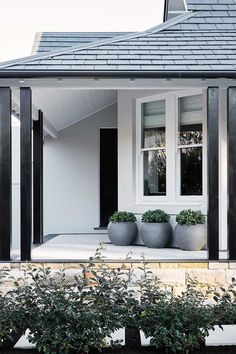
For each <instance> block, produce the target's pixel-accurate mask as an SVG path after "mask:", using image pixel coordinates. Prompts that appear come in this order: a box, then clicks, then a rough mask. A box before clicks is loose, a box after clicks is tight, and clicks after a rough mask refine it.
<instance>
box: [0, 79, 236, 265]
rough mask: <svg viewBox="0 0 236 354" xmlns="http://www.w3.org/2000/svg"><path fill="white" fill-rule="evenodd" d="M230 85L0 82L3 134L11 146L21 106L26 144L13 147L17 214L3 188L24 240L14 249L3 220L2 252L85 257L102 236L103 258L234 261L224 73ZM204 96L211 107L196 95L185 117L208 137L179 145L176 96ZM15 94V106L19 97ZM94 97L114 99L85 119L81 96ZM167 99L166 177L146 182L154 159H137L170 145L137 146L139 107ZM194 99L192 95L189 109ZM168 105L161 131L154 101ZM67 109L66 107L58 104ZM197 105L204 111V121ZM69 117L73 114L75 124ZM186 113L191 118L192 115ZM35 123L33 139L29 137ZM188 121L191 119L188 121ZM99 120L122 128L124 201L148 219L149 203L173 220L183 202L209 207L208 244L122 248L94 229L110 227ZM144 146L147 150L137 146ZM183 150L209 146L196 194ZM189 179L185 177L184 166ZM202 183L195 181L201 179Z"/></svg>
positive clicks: (229, 101) (229, 94)
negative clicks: (200, 247) (105, 219)
mask: <svg viewBox="0 0 236 354" xmlns="http://www.w3.org/2000/svg"><path fill="white" fill-rule="evenodd" d="M2 81H3V80H2ZM3 82H4V84H5V85H6V84H7V82H8V83H9V81H8V80H6V79H5V80H4V81H3ZM224 83H225V84H226V86H227V87H229V88H224V89H219V87H220V85H222V80H215V79H208V80H206V81H202V80H201V79H193V80H191V82H190V81H189V80H184V79H174V80H172V81H167V80H165V79H152V80H149V79H144V80H142V79H140V80H137V81H133V80H132V81H131V80H127V79H118V80H109V79H106V80H104V81H103V80H98V81H93V84H92V85H91V82H90V80H89V79H84V81H83V82H81V81H76V80H71V79H63V80H62V81H61V80H60V81H59V80H57V81H56V83H55V80H53V79H48V80H46V79H45V80H37V79H28V80H27V85H26V83H23V84H22V83H19V81H18V80H17V79H12V80H10V84H11V86H4V87H2V89H1V94H2V96H1V108H2V111H1V115H2V117H3V118H4V119H5V124H6V125H7V127H8V130H7V131H6V130H5V131H4V130H3V129H2V137H3V138H4V139H5V140H4V141H5V144H6V145H5V147H6V146H7V147H8V149H11V145H10V144H9V140H8V138H9V136H10V135H11V134H12V132H11V129H12V127H11V126H10V125H9V117H10V116H11V113H12V111H13V108H14V114H15V115H18V116H19V118H20V125H19V127H18V130H19V134H20V139H19V141H18V144H19V149H16V148H15V150H17V155H18V159H19V161H18V165H17V164H16V165H17V174H18V177H17V178H18V184H17V186H18V192H19V193H18V194H17V195H14V194H13V198H14V197H15V199H14V200H13V207H16V199H17V200H18V204H17V208H18V211H17V212H16V213H15V214H14V210H15V211H16V209H17V208H16V209H14V208H13V214H14V215H13V214H12V212H11V205H12V196H11V189H12V186H11V185H8V188H7V189H4V193H3V190H2V198H3V200H5V201H6V204H5V209H4V212H6V210H8V217H9V222H10V220H11V219H12V217H13V231H14V230H15V231H17V232H16V234H17V239H14V237H13V241H14V242H15V241H16V243H17V242H18V245H13V246H12V247H11V245H10V239H11V232H12V231H11V230H10V228H9V225H8V224H2V225H1V227H2V230H1V232H2V234H3V235H4V237H2V239H1V252H2V255H1V259H2V260H9V259H12V260H16V261H18V260H21V261H29V260H35V261H40V260H55V261H56V260H60V259H63V260H69V261H70V260H72V261H73V260H78V261H80V260H85V259H87V258H88V257H89V256H92V255H93V254H94V251H95V249H96V248H97V247H98V245H99V243H100V242H103V243H104V246H105V248H106V251H105V256H106V257H107V259H109V260H110V261H111V260H121V259H124V258H125V256H126V255H127V253H129V252H130V251H132V259H133V260H137V261H139V260H140V259H141V257H142V255H144V256H145V258H146V259H148V260H151V261H154V262H155V261H158V260H167V261H171V260H176V261H177V260H183V261H184V260H206V259H210V260H217V259H228V252H229V259H231V260H234V259H235V258H236V256H235V252H236V249H235V240H234V238H233V233H232V232H231V230H233V227H234V214H233V210H234V197H233V194H230V193H232V190H231V189H230V188H229V191H230V193H229V197H230V198H229V205H227V199H228V196H227V188H228V187H230V186H232V185H233V183H234V177H235V174H236V173H235V171H234V164H233V161H234V160H233V155H232V152H233V147H234V144H235V139H234V136H233V131H234V130H233V129H234V124H235V122H234V111H235V110H236V105H235V100H234V98H235V95H236V90H235V88H234V87H230V83H231V82H230V80H225V81H224ZM199 94H200V95H202V102H203V106H202V108H201V110H199V108H198V105H199V102H198V101H196V102H195V101H194V102H193V103H194V105H195V106H194V107H196V105H197V108H196V109H195V111H194V112H193V114H192V115H190V118H189V116H187V119H190V120H191V119H192V117H194V119H197V121H191V122H189V121H187V126H191V129H193V128H192V126H193V125H194V124H195V125H197V128H194V129H195V130H194V129H193V131H194V132H195V131H196V129H197V134H200V135H201V136H203V142H202V141H197V143H195V144H190V145H189V146H183V145H179V146H178V143H177V145H175V144H172V145H171V143H170V144H169V142H171V141H172V140H173V139H177V138H176V137H177V136H178V134H179V133H180V132H179V131H178V127H179V125H178V119H179V113H178V112H179V111H178V107H177V106H176V102H180V98H182V97H184V98H185V97H195V96H199ZM86 95H87V98H86ZM11 96H12V99H13V100H12V101H13V104H11V99H10V98H11ZM92 96H93V99H94V101H93V102H99V97H100V99H101V98H102V99H101V101H103V100H104V98H105V97H109V100H111V101H110V103H106V104H105V105H104V103H103V105H102V106H101V109H98V111H97V112H91V111H90V113H89V114H88V115H86V114H85V113H83V115H82V116H81V119H78V114H80V112H79V111H78V110H77V107H76V102H78V98H80V107H81V105H82V104H83V100H84V101H85V100H87V101H88V100H89V98H90V99H91V97H92ZM114 97H115V102H114ZM112 100H113V101H112ZM163 100H164V101H165V102H166V112H165V114H164V115H165V118H166V130H167V153H166V155H167V160H166V162H165V163H164V164H163V166H164V168H166V172H165V173H164V176H165V179H166V181H164V182H163V178H162V177H163V175H162V176H161V175H160V174H158V175H155V176H154V177H155V179H153V177H152V178H151V179H150V180H149V181H148V183H149V184H150V185H151V188H150V187H148V189H145V188H146V187H145V186H146V176H144V173H145V171H144V165H145V163H147V162H148V161H150V160H145V161H146V162H145V163H144V162H143V165H142V166H141V169H140V162H139V160H138V159H139V158H140V156H145V155H146V153H147V152H148V151H149V150H150V151H151V155H152V154H153V151H157V152H158V153H159V151H160V150H162V151H163V150H165V149H166V147H165V146H161V147H159V146H158V147H157V148H152V147H151V148H150V146H149V147H148V148H145V147H144V148H143V147H141V146H140V145H138V144H140V142H137V140H139V139H140V137H141V131H140V129H141V128H140V127H141V124H140V123H138V122H140V120H138V119H139V118H140V112H141V109H140V108H139V107H141V105H142V104H147V103H149V102H151V103H153V102H154V103H156V102H157V103H159V102H162V101H163ZM134 102H135V103H134ZM191 102H192V101H191ZM227 105H228V107H229V110H228V115H227ZM190 106H191V105H190V104H189V103H188V102H187V108H188V107H190ZM150 107H152V105H151V106H150ZM160 107H161V113H159V112H158V113H157V116H158V115H160V116H161V118H160V121H159V123H158V124H159V126H158V127H157V128H155V129H157V130H158V134H159V136H162V135H163V111H162V106H160V105H158V104H157V105H155V109H160ZM62 108H63V112H62V113H63V114H61V112H60V110H61V109H62ZM90 108H91V107H90ZM148 110H149V108H147V111H148ZM66 112H68V115H66ZM199 112H200V113H201V114H202V115H201V117H200V119H202V120H200V121H199ZM185 113H186V112H185ZM148 114H149V112H148V113H147V115H148ZM116 115H117V116H116ZM65 116H66V119H65V118H64V117H65ZM226 116H227V117H228V124H230V125H231V127H232V129H231V130H229V133H228V136H227V119H226V118H225V117H226ZM204 117H205V118H206V119H205V118H204ZM149 118H150V114H149V116H148V119H147V123H146V125H147V129H148V130H149V131H150V129H151V126H150V124H151V118H153V117H151V118H150V119H149ZM68 119H70V123H69V125H68ZM184 119H186V114H185V118H184ZM32 123H33V134H32V137H33V139H32V140H31V138H30V137H31V132H32V130H31V129H32V126H31V125H32ZM190 123H191V124H190ZM184 124H185V125H186V122H184V123H183V125H184ZM175 127H176V129H177V130H176V129H175ZM101 128H102V129H111V128H115V129H116V128H118V147H117V148H118V204H117V209H118V210H127V211H133V212H136V211H137V213H138V214H139V218H140V217H141V215H142V213H143V212H145V211H146V210H148V209H155V208H162V209H165V210H166V211H167V212H168V213H169V214H170V215H171V223H172V225H173V227H174V226H175V216H176V214H177V213H178V212H179V211H180V210H181V209H186V208H193V209H195V210H198V209H201V210H202V211H203V212H204V214H205V215H207V221H208V250H207V251H198V252H186V251H182V250H177V249H169V248H166V249H148V248H147V247H144V246H143V245H140V244H135V245H132V246H130V247H117V246H114V245H112V244H110V243H109V241H108V238H107V235H106V234H103V233H98V234H96V232H94V231H93V229H94V228H96V227H98V226H103V225H101V209H100V208H101V204H100V202H101V201H100V197H101V194H100V193H101V190H99V188H100V187H101V186H100V178H101V175H100V172H101V171H99V148H100V147H101V146H99V133H100V131H101ZM152 129H153V128H152ZM160 132H161V133H160ZM43 135H44V137H43ZM227 138H229V140H228V143H229V145H228V148H229V154H228V153H227V143H226V140H227ZM2 141H3V140H2ZM13 143H14V141H13ZM138 146H139V147H138ZM32 148H33V150H32ZM140 148H141V153H140V152H139V150H138V149H140ZM181 149H185V150H186V149H195V151H196V150H197V151H199V149H202V150H203V151H202V152H201V153H200V154H199V153H198V155H197V156H198V158H199V161H200V162H199V164H198V166H200V169H199V171H200V172H199V173H198V176H197V179H191V184H190V185H188V187H187V188H188V189H189V188H192V190H193V193H192V195H191V192H190V194H189V191H187V192H186V190H185V191H184V193H185V194H183V195H182V194H181V193H182V191H181V188H182V187H181V179H180V177H181V176H182V175H181V173H180V172H179V168H180V159H179V157H178V158H177V159H176V158H175V155H176V156H177V155H178V156H179V152H180V151H181ZM13 150H14V146H13ZM19 151H20V152H21V155H20V153H19ZM32 151H33V154H32ZM94 156H95V159H94ZM5 158H7V159H8V160H7V161H8V163H9V162H10V165H9V164H8V165H7V164H6V163H5V160H3V161H2V165H1V166H2V167H3V169H2V171H5V172H8V173H9V176H10V173H11V172H13V175H14V176H15V174H14V170H15V167H14V161H13V165H12V160H11V154H10V153H9V156H8V157H7V156H6V155H5ZM227 158H229V165H227ZM13 160H14V151H13ZM32 162H33V164H32ZM16 165H15V166H16ZM201 166H202V167H201ZM229 166H230V167H231V168H230V169H229ZM43 167H44V168H43ZM100 167H101V165H100ZM185 167H186V166H185ZM188 168H189V167H188ZM11 169H12V171H11ZM228 170H229V171H230V174H229V182H227V179H228V177H227V172H228ZM173 176H175V178H173ZM177 176H178V177H177ZM32 177H33V180H32ZM147 177H148V178H149V176H147ZM160 177H161V178H162V182H161V188H160V184H159V182H158V183H157V182H156V181H157V180H158V181H160ZM2 178H3V177H2ZM181 178H182V177H181ZM184 178H185V181H186V180H187V179H186V173H185V177H184ZM200 178H201V181H200V183H199V180H200ZM194 181H197V183H198V186H197V187H196V186H195V185H194ZM32 182H33V183H32ZM8 183H9V182H8ZM99 186H100V187H99ZM153 186H154V187H153ZM31 188H32V189H31ZM184 188H186V185H185V187H184ZM6 192H7V193H6ZM32 197H33V198H32ZM32 201H33V203H32ZM228 208H229V209H228ZM228 210H229V211H230V214H229V218H228V217H227V215H228ZM231 211H232V213H231ZM2 212H3V210H2ZM107 216H108V215H107ZM16 220H17V221H16ZM139 221H140V220H139ZM16 225H18V227H16ZM16 229H17V230H16ZM48 234H53V235H54V236H55V237H51V239H49V237H47V236H46V237H45V235H48ZM19 249H20V251H19Z"/></svg>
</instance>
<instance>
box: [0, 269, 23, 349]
mask: <svg viewBox="0 0 236 354" xmlns="http://www.w3.org/2000/svg"><path fill="white" fill-rule="evenodd" d="M7 277H8V271H7V270H4V269H3V270H1V272H0V283H1V284H2V283H3V282H4V281H5V280H6V279H7ZM26 324H27V313H26V312H25V311H24V308H23V307H22V306H21V304H19V303H18V302H17V301H16V294H15V292H14V291H13V290H12V291H8V292H7V293H5V294H3V292H2V291H0V348H11V347H13V346H14V344H15V343H16V342H17V341H18V340H19V339H20V337H21V336H22V334H23V333H24V332H25V330H26V328H27V327H26Z"/></svg>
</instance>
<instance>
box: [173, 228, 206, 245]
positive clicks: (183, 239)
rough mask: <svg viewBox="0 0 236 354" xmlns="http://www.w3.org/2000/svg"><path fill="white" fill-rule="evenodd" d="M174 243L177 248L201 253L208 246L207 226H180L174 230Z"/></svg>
mask: <svg viewBox="0 0 236 354" xmlns="http://www.w3.org/2000/svg"><path fill="white" fill-rule="evenodd" d="M173 241H174V245H175V247H178V248H181V249H182V250H185V251H200V250H202V249H204V248H205V247H206V244H207V226H206V224H197V225H180V224H177V225H176V227H175V229H174V235H173Z"/></svg>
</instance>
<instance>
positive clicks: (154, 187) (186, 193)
mask: <svg viewBox="0 0 236 354" xmlns="http://www.w3.org/2000/svg"><path fill="white" fill-rule="evenodd" d="M137 103H138V106H137V108H138V112H139V114H138V117H139V124H138V130H137V142H138V146H137V148H138V155H137V156H138V159H139V162H138V163H137V183H138V189H137V190H138V195H137V197H138V199H139V201H144V202H145V201H149V202H151V201H153V202H155V201H158V200H159V201H160V200H162V201H163V202H164V201H167V202H181V201H184V200H186V201H189V199H188V198H189V197H191V201H192V200H195V201H196V202H197V201H201V199H202V196H203V194H204V184H203V175H204V171H205V167H204V163H203V161H205V155H204V151H203V140H204V129H205V123H204V109H203V94H202V92H201V91H200V90H198V91H192V92H191V91H190V92H180V93H176V92H174V93H172V92H170V93H167V94H166V95H158V96H153V97H150V98H149V99H148V98H145V99H140V100H138V101H137ZM199 198H200V199H199Z"/></svg>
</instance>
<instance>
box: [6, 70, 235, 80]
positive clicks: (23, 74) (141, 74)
mask: <svg viewBox="0 0 236 354" xmlns="http://www.w3.org/2000/svg"><path fill="white" fill-rule="evenodd" d="M53 77H65V78H66V77H76V78H85V77H90V78H137V79H138V78H153V79H165V78H166V79H181V78H182V79H195V78H201V79H208V78H218V79H219V78H228V79H236V70H235V71H233V70H231V71H92V72H91V71H72V70H71V71H68V70H67V71H63V70H60V71H58V70H46V71H45V70H41V71H40V70H36V71H27V70H19V71H18V70H12V71H11V70H2V71H0V79H6V78H9V79H12V78H15V79H18V78H19V79H20V78H31V79H34V78H53Z"/></svg>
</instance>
